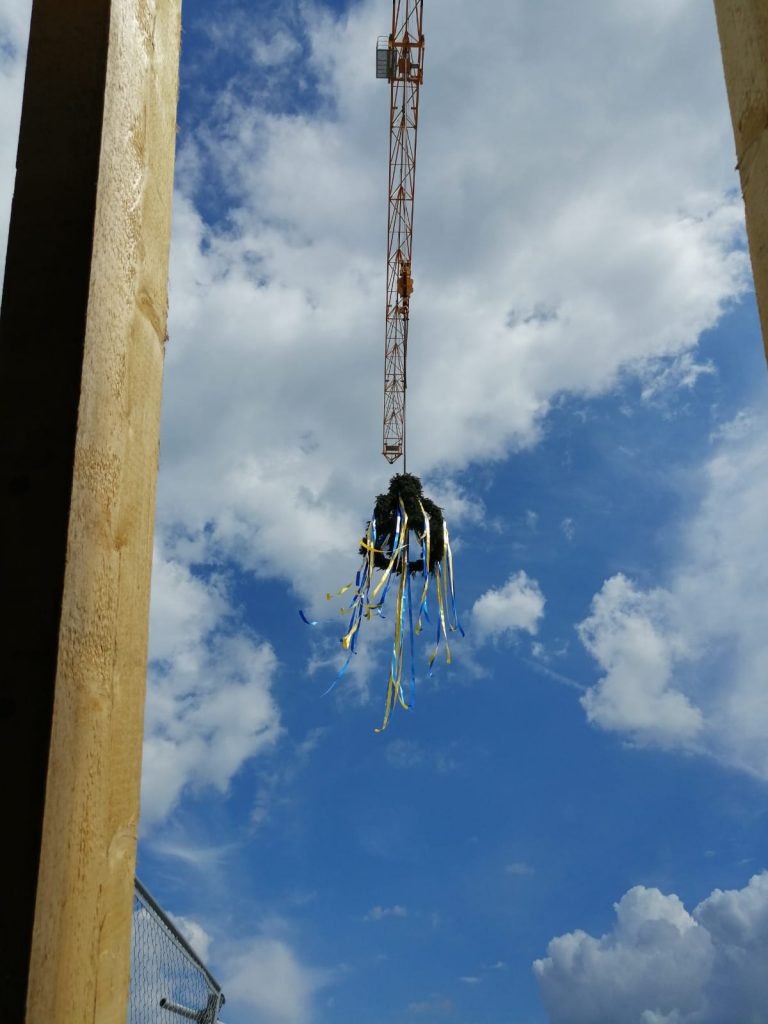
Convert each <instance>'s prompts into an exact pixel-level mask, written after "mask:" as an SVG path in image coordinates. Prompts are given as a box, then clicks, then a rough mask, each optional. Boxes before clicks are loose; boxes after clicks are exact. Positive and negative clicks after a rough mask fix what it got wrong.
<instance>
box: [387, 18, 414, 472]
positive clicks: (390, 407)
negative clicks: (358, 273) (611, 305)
mask: <svg viewBox="0 0 768 1024" xmlns="http://www.w3.org/2000/svg"><path fill="white" fill-rule="evenodd" d="M423 6H424V4H423V0H393V2H392V32H391V33H390V36H389V40H388V53H387V64H386V68H387V78H388V79H389V83H390V103H389V190H388V202H389V216H388V222H387V316H386V340H385V353H384V434H383V448H382V452H383V455H384V457H385V458H386V460H387V461H388V462H390V463H392V462H395V461H396V460H397V459H399V458H400V456H401V455H403V453H404V451H405V392H406V387H407V375H406V359H407V355H408V310H409V303H410V296H411V292H412V291H413V282H412V280H411V257H412V252H413V200H414V192H415V188H416V133H417V129H418V121H419V87H420V85H421V83H422V80H423V76H424V34H423V32H422V10H423Z"/></svg>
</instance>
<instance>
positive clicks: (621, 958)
mask: <svg viewBox="0 0 768 1024" xmlns="http://www.w3.org/2000/svg"><path fill="white" fill-rule="evenodd" d="M615 910H616V923H615V925H614V928H613V930H612V931H611V932H609V933H608V934H606V935H603V936H601V937H600V938H594V937H593V936H591V935H588V934H587V933H586V932H583V931H575V932H571V933H569V934H567V935H561V936H559V937H558V938H556V939H553V940H552V941H551V942H550V944H549V947H548V949H547V956H546V957H545V958H543V959H541V960H536V961H535V962H534V965H533V969H534V973H535V974H536V977H537V979H538V982H539V986H540V989H541V994H542V997H543V1000H544V1004H545V1006H546V1009H547V1013H548V1017H549V1020H550V1021H551V1024H723V1022H724V1021H748V1020H751V1021H759V1020H763V1019H764V1016H765V1007H766V1005H768V973H766V971H765V963H766V958H767V957H768V872H763V873H762V874H760V875H755V876H754V877H753V878H752V879H751V880H750V882H749V884H748V885H747V886H745V888H744V889H740V890H732V891H727V892H723V891H721V890H719V889H716V890H715V891H714V892H713V893H712V894H711V895H710V896H709V897H707V899H705V900H704V901H703V902H702V903H700V904H699V905H698V906H697V907H696V908H695V909H694V910H693V911H692V912H691V913H688V911H687V910H686V909H685V907H684V906H683V904H682V902H681V901H680V899H679V898H678V897H677V896H675V895H670V896H666V895H664V894H663V893H661V892H660V891H659V890H658V889H647V888H645V887H643V886H636V887H635V888H634V889H630V890H629V892H627V893H626V894H625V895H624V896H623V897H622V899H621V900H620V901H619V902H618V903H617V904H615Z"/></svg>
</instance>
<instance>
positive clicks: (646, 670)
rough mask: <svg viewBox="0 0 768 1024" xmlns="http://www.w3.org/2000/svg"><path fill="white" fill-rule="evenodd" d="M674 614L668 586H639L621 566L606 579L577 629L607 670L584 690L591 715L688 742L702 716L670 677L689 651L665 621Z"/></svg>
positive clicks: (656, 737)
mask: <svg viewBox="0 0 768 1024" xmlns="http://www.w3.org/2000/svg"><path fill="white" fill-rule="evenodd" d="M673 614H674V605H673V598H672V596H671V595H670V594H669V593H668V592H667V591H662V590H655V591H640V590H638V589H637V588H636V587H635V586H634V584H633V583H632V582H631V581H630V580H628V579H626V578H625V577H624V576H622V575H621V574H619V575H617V576H612V577H611V579H609V580H606V582H605V583H604V584H603V588H602V590H601V591H600V593H599V594H596V595H595V597H594V599H593V601H592V613H591V615H590V616H589V618H587V619H585V620H584V621H583V622H582V623H580V624H579V636H580V637H581V640H582V642H583V643H584V646H585V647H586V648H587V650H588V651H589V652H590V654H591V655H592V656H593V657H594V658H595V659H596V660H597V662H598V664H599V665H600V667H601V668H602V669H604V670H605V673H606V674H605V675H604V676H603V677H602V679H601V680H600V682H599V683H598V684H597V686H595V687H593V688H592V689H590V690H588V691H587V693H586V694H585V695H584V696H583V697H582V698H581V703H582V705H583V706H584V708H585V710H586V712H587V716H588V718H589V719H590V721H592V722H594V723H595V724H597V725H600V726H602V727H603V728H605V729H616V730H622V731H626V732H629V733H630V734H631V735H632V736H633V737H634V738H635V739H636V740H638V741H643V740H645V739H647V740H650V741H651V742H656V743H659V744H665V743H670V744H673V745H676V744H688V743H690V741H691V740H693V739H695V738H696V737H697V736H698V734H699V733H700V732H701V730H702V726H703V716H702V713H701V711H700V709H699V708H697V707H695V706H693V705H692V704H691V702H690V701H689V699H688V698H687V697H686V696H685V694H683V693H681V692H680V691H679V690H677V689H675V688H674V686H673V685H672V682H673V676H674V669H675V665H676V663H677V662H679V661H680V659H681V658H683V657H685V656H686V655H687V654H688V648H687V646H686V643H685V640H684V638H683V637H682V636H680V635H678V634H675V633H673V632H672V631H671V630H670V628H669V626H668V625H667V623H669V622H670V621H671V618H672V615H673Z"/></svg>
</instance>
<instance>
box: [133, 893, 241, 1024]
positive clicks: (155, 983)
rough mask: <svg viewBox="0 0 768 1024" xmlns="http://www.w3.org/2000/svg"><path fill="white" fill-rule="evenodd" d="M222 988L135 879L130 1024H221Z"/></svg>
mask: <svg viewBox="0 0 768 1024" xmlns="http://www.w3.org/2000/svg"><path fill="white" fill-rule="evenodd" d="M223 1005H224V994H223V993H222V991H221V986H220V985H219V983H218V982H217V981H216V979H215V978H214V977H213V975H212V974H211V972H210V971H209V970H208V968H207V967H206V966H205V964H204V963H203V961H202V960H201V959H200V957H199V956H198V955H197V953H195V951H194V950H193V949H192V947H191V946H190V945H189V943H188V942H187V940H186V939H185V938H184V936H183V935H182V934H181V932H180V931H179V930H178V928H177V927H176V926H175V925H174V923H173V922H172V921H171V920H170V919H169V917H168V915H167V914H166V913H165V912H164V911H163V910H162V908H161V907H159V906H158V904H157V903H156V902H155V901H154V900H153V899H152V897H151V896H150V894H149V893H148V892H147V890H146V889H145V888H144V886H143V885H142V884H141V882H140V881H139V880H138V878H137V879H136V889H135V895H134V901H133V941H132V943H131V991H130V997H129V1000H128V1024H182V1022H183V1021H185V1020H192V1021H197V1024H217V1022H218V1024H221V1022H219V1010H220V1009H221V1007H222V1006H223Z"/></svg>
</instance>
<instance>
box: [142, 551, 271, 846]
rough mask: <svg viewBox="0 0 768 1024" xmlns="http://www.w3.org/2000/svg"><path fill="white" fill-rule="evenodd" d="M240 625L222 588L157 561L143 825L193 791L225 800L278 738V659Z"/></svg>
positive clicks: (178, 566) (218, 583)
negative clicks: (233, 783)
mask: <svg viewBox="0 0 768 1024" xmlns="http://www.w3.org/2000/svg"><path fill="white" fill-rule="evenodd" d="M236 625H239V624H238V623H237V621H236V619H235V618H234V616H233V614H232V610H231V608H230V607H229V605H228V602H227V599H226V595H225V590H224V586H223V583H222V582H221V581H220V580H214V581H208V582H206V581H204V580H202V579H201V578H200V577H198V576H195V575H194V574H193V573H192V572H191V571H190V570H189V569H188V568H186V567H184V566H182V565H181V564H180V563H177V562H174V561H172V560H169V559H167V558H165V557H163V556H162V555H161V554H156V557H155V568H154V578H153V591H152V612H151V626H150V636H151V644H150V650H151V659H152V660H151V661H150V674H149V683H148V692H147V707H146V719H145V737H144V762H143V773H142V825H143V827H144V828H148V827H151V826H153V825H156V824H158V823H159V822H160V821H163V820H165V819H166V818H167V817H168V815H169V814H171V812H172V811H173V810H174V808H175V807H176V805H177V804H178V802H179V800H180V798H181V796H182V794H183V793H184V792H185V790H187V789H188V788H195V787H197V788H199V787H201V786H213V787H215V788H216V789H218V790H219V792H222V793H223V792H225V791H226V789H227V786H228V785H229V782H230V780H231V779H232V777H233V776H234V775H235V773H236V772H237V771H238V770H239V768H240V767H241V766H242V764H243V763H244V762H245V761H246V760H248V759H249V758H251V757H253V756H255V755H256V754H258V753H260V752H262V751H264V750H267V749H269V748H270V747H271V746H272V745H273V744H274V743H275V741H276V740H277V738H278V736H279V735H280V718H279V713H278V709H277V706H276V704H275V702H274V699H273V697H272V694H271V683H272V678H273V676H274V673H275V670H276V666H277V659H276V657H275V654H274V652H273V650H272V648H271V647H270V646H269V644H266V643H263V642H259V641H257V640H256V639H254V638H253V637H252V636H250V635H249V634H248V633H247V632H245V631H242V629H241V630H240V631H239V632H235V631H234V627H235V626H236Z"/></svg>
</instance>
